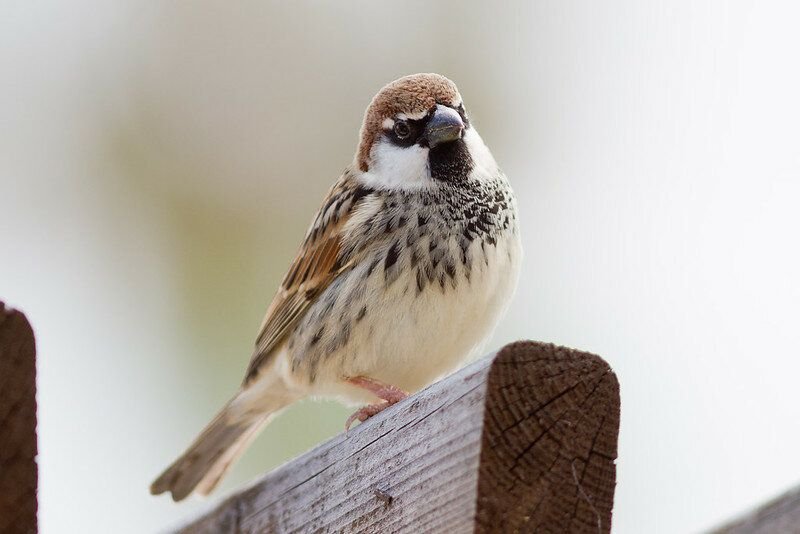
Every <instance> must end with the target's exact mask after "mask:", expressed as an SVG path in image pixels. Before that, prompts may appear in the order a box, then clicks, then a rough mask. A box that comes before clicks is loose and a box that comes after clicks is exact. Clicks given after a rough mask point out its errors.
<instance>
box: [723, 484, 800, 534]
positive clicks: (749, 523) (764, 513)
mask: <svg viewBox="0 0 800 534" xmlns="http://www.w3.org/2000/svg"><path fill="white" fill-rule="evenodd" d="M797 533H800V487H797V488H794V489H792V490H790V491H787V492H786V493H784V494H783V495H781V496H779V497H777V498H775V499H773V500H771V501H769V502H768V503H766V504H763V505H761V506H759V507H758V508H756V509H755V510H753V511H751V512H748V513H747V514H745V515H743V516H742V517H740V518H738V519H735V520H734V521H732V522H730V523H728V524H727V525H725V526H723V527H720V528H717V529H716V530H714V531H713V533H712V534H797Z"/></svg>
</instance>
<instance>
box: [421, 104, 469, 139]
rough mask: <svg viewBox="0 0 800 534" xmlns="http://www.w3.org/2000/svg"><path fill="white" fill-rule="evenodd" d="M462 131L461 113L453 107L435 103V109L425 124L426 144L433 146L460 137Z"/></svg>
mask: <svg viewBox="0 0 800 534" xmlns="http://www.w3.org/2000/svg"><path fill="white" fill-rule="evenodd" d="M463 131H464V121H462V120H461V115H459V114H458V112H457V111H456V110H454V109H453V108H448V107H447V106H443V105H441V104H437V105H436V111H434V112H433V116H432V117H431V118H430V120H428V125H427V126H425V138H426V139H427V140H428V146H429V147H431V148H433V147H435V146H436V145H440V144H442V143H449V142H450V141H455V140H457V139H461V133H462V132H463Z"/></svg>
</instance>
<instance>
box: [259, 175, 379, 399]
mask: <svg viewBox="0 0 800 534" xmlns="http://www.w3.org/2000/svg"><path fill="white" fill-rule="evenodd" d="M368 192H369V191H368V190H365V189H364V188H363V187H361V186H359V185H358V184H357V183H356V182H355V180H354V179H353V177H352V175H350V173H349V172H345V174H344V175H343V176H342V178H340V179H339V181H338V182H337V183H336V184H335V185H334V186H333V187H332V188H331V190H330V191H329V192H328V195H327V196H326V198H325V201H324V202H323V204H322V207H321V208H320V210H319V212H318V213H317V216H316V217H315V219H314V222H313V223H312V224H311V227H310V228H309V230H308V233H307V234H306V238H305V240H304V241H303V245H302V246H301V247H300V251H299V252H298V254H297V257H296V258H295V260H294V262H292V265H291V266H290V267H289V271H288V272H287V273H286V276H285V277H284V279H283V282H282V283H281V287H280V288H279V289H278V293H277V294H276V295H275V298H274V299H273V300H272V303H271V304H270V306H269V308H268V309H267V314H266V316H265V317H264V321H263V322H262V323H261V329H260V331H259V334H258V338H257V339H256V347H255V352H254V353H253V358H252V359H251V360H250V365H249V366H248V368H247V374H246V375H245V383H247V382H248V381H249V380H250V379H251V378H252V377H254V376H255V375H256V374H257V373H258V370H259V368H260V367H261V366H262V365H263V364H264V363H265V362H267V361H268V360H269V359H270V357H271V355H272V354H273V351H274V349H275V348H276V347H277V346H278V345H279V344H280V343H281V341H283V339H284V338H285V337H286V335H287V334H288V333H289V331H290V330H291V328H292V326H294V324H295V323H296V322H297V321H298V320H299V319H300V318H301V317H302V316H303V315H304V314H305V312H306V310H307V309H308V307H309V306H310V305H311V303H312V302H313V301H314V299H315V298H316V296H317V295H318V294H319V293H321V292H322V291H323V290H324V289H325V288H326V287H328V285H329V284H330V283H331V282H332V281H333V280H334V279H335V278H336V277H337V276H338V275H339V274H341V273H342V272H343V271H345V270H347V269H349V268H350V266H351V264H350V262H349V261H347V258H345V257H344V255H345V253H344V250H343V249H344V247H343V243H342V237H343V236H342V231H343V228H344V226H345V224H346V223H347V221H348V220H349V219H350V217H351V216H352V214H353V211H354V210H355V208H356V206H357V205H358V201H359V200H360V199H361V198H363V197H364V196H365V195H366V194H367V193H368Z"/></svg>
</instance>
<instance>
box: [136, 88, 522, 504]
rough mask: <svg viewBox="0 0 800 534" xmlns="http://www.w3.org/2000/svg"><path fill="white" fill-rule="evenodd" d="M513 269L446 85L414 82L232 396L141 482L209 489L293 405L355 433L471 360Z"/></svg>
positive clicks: (379, 128)
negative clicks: (345, 405) (328, 410)
mask: <svg viewBox="0 0 800 534" xmlns="http://www.w3.org/2000/svg"><path fill="white" fill-rule="evenodd" d="M521 259H522V249H521V246H520V238H519V229H518V222H517V205H516V200H515V198H514V193H513V191H512V190H511V187H510V186H509V184H508V181H507V179H506V177H505V175H504V174H503V172H502V171H501V170H500V169H499V168H498V166H497V163H496V162H495V160H494V158H493V157H492V155H491V153H490V152H489V149H488V148H487V147H486V145H484V144H483V140H482V139H481V137H480V136H479V135H478V132H477V131H475V127H474V126H473V125H472V124H471V123H470V121H469V119H468V118H467V115H466V113H465V111H464V105H463V103H462V101H461V95H460V94H459V93H458V89H457V88H456V86H455V84H454V83H453V82H451V81H450V80H448V79H447V78H445V77H443V76H440V75H438V74H414V75H412V76H406V77H404V78H400V79H399V80H395V81H393V82H392V83H390V84H389V85H387V86H386V87H384V88H383V89H381V90H380V91H379V92H378V94H377V95H376V96H375V98H374V99H373V100H372V102H371V103H370V105H369V107H368V108H367V111H366V114H365V116H364V123H363V125H362V127H361V135H360V143H359V146H358V150H357V152H356V154H355V159H354V161H353V163H352V165H351V166H349V167H348V168H346V169H345V171H344V173H343V174H342V176H341V177H340V178H339V180H338V181H337V182H336V183H335V184H334V185H333V187H332V188H331V190H330V191H329V192H328V195H327V196H326V197H325V200H324V201H323V203H322V206H321V207H320V209H319V211H318V212H317V214H316V216H315V217H314V220H313V222H312V223H311V227H310V228H309V230H308V232H307V234H306V237H305V240H304V241H303V244H302V246H301V247H300V251H299V252H298V254H297V257H296V258H295V260H294V262H293V263H292V264H291V266H290V267H289V272H288V273H287V274H286V276H285V278H284V279H283V282H282V283H281V286H280V288H279V289H278V293H277V295H276V296H275V298H274V300H273V301H272V303H271V304H270V306H269V309H268V310H267V314H266V317H265V318H264V321H263V323H262V324H261V330H260V332H259V334H258V338H257V339H256V344H255V351H254V352H253V357H252V360H251V361H250V365H249V367H248V368H247V373H246V375H245V378H244V382H243V383H242V386H241V388H240V389H239V391H238V392H237V393H236V395H234V397H233V398H232V399H231V400H230V401H228V403H227V404H226V405H225V407H224V408H222V410H221V411H220V413H219V414H218V415H217V416H216V417H215V418H214V419H213V420H212V421H211V423H209V425H208V426H207V427H206V428H205V429H204V430H203V432H202V433H201V434H200V436H199V437H198V438H197V439H196V440H195V441H194V443H192V444H191V445H190V446H189V449H188V450H187V451H186V452H185V453H183V455H182V456H181V457H180V458H178V459H177V460H176V461H175V463H173V464H172V465H171V466H170V467H169V468H168V469H167V470H166V471H164V473H163V474H162V475H161V476H160V477H158V479H157V480H156V481H155V482H153V484H152V486H151V487H150V491H151V492H152V493H153V494H159V493H163V492H165V491H171V492H172V498H173V499H174V500H176V501H179V500H181V499H183V498H184V497H186V496H187V495H189V494H190V493H191V492H192V491H198V492H199V493H202V494H207V493H209V492H210V491H211V490H212V489H213V488H214V487H215V486H216V485H217V483H218V482H219V480H220V478H221V477H222V476H223V475H224V474H225V472H226V471H227V470H228V468H229V467H230V466H231V464H232V463H233V462H234V461H235V460H236V459H237V458H238V457H239V456H240V455H241V454H242V453H243V452H244V450H245V449H246V448H247V446H248V445H249V444H250V442H251V441H252V440H253V439H254V438H255V437H256V435H257V434H258V432H259V431H260V430H261V429H262V428H263V427H264V425H266V424H267V422H268V421H269V420H270V419H271V418H272V416H273V415H275V414H276V413H277V412H279V411H280V410H281V409H283V408H285V407H286V406H288V405H290V404H291V403H293V402H295V401H297V400H299V399H302V398H303V397H307V396H313V397H334V398H338V399H341V400H344V401H346V402H351V403H368V404H367V405H366V406H365V407H364V408H361V409H360V410H358V411H357V412H356V413H354V414H353V415H352V416H351V417H350V419H349V420H348V421H347V426H348V427H349V425H350V423H351V422H352V421H354V420H356V419H358V420H359V421H365V420H366V419H367V418H368V417H370V416H372V415H374V414H376V413H378V412H379V411H381V410H382V409H384V408H385V407H387V406H389V405H391V404H394V403H396V402H398V401H399V400H402V399H403V398H404V397H406V396H407V393H406V392H413V391H417V390H419V389H420V388H422V387H423V386H425V385H427V384H429V383H431V382H432V381H434V380H435V379H437V378H439V377H441V376H443V375H445V374H447V373H449V372H451V371H453V370H454V369H456V368H457V367H458V366H459V365H460V364H461V363H462V362H464V361H465V360H467V359H468V358H470V357H471V356H473V355H475V354H476V353H477V352H478V351H480V350H481V346H482V344H483V343H484V342H485V341H486V339H487V337H489V335H490V334H491V332H492V330H493V329H494V327H495V325H496V323H497V321H498V319H499V317H500V315H501V314H502V312H503V311H504V309H505V308H506V305H507V304H508V301H509V299H510V298H511V295H512V293H513V291H514V288H515V286H516V282H517V276H518V272H519V265H520V261H521Z"/></svg>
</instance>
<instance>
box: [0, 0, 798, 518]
mask: <svg viewBox="0 0 800 534" xmlns="http://www.w3.org/2000/svg"><path fill="white" fill-rule="evenodd" d="M498 5H499V4H498ZM798 19H800V5H798V4H797V3H795V2H789V1H786V2H773V1H763V2H756V1H724V0H720V1H707V0H703V1H697V0H682V1H677V2H669V3H665V2H659V1H655V0H648V1H642V0H627V1H626V0H614V1H611V2H602V3H598V2H592V1H588V0H587V1H577V0H575V1H538V0H537V1H532V2H531V1H524V2H504V3H502V8H501V7H495V5H493V4H490V3H488V2H456V1H450V2H437V3H432V2H407V1H406V2H374V1H366V0H364V1H353V2H347V3H342V2H322V1H316V2H310V1H302V2H292V3H281V2H237V3H232V2H206V1H193V2H158V3H148V2H140V1H138V0H125V1H117V2H113V3H112V2H101V1H99V0H95V1H76V2H69V3H65V2H55V1H42V2H21V1H20V2H13V1H11V2H10V1H3V2H0V66H1V67H2V68H0V96H2V99H0V206H2V216H0V298H2V299H4V300H6V301H7V302H8V303H9V304H10V305H13V306H16V307H19V308H21V309H22V310H24V311H25V312H26V313H27V315H28V317H29V318H30V320H31V322H32V323H33V325H34V329H35V331H36V334H37V337H38V350H39V403H40V405H39V406H40V431H39V435H40V453H41V454H40V462H41V463H40V465H41V470H40V474H41V496H40V498H41V501H40V502H41V509H40V520H41V526H42V531H43V532H45V533H49V532H53V533H55V532H81V533H86V532H123V533H124V532H152V531H156V530H158V529H162V528H165V527H168V526H170V525H175V524H176V522H180V521H182V520H183V519H185V518H186V517H188V516H190V515H191V514H193V513H194V512H195V510H197V509H198V507H203V506H207V505H208V504H207V503H206V504H203V503H198V502H189V503H186V504H181V505H175V504H173V503H172V502H171V501H170V500H169V498H168V497H165V496H162V497H160V498H155V497H151V496H150V495H149V494H148V492H147V489H148V485H149V483H150V481H151V480H152V479H153V478H154V476H155V475H157V474H158V473H159V472H160V470H161V469H162V468H163V467H165V466H166V465H167V464H168V463H169V462H170V461H172V460H173V458H174V457H175V456H176V455H177V454H178V453H179V452H180V451H181V450H183V448H184V447H185V446H186V445H187V444H188V443H189V441H190V440H191V439H192V438H193V437H194V436H195V434H196V432H197V431H199V430H200V428H201V427H202V426H203V425H204V424H205V423H206V422H207V421H208V419H209V418H210V417H211V416H212V414H213V413H214V412H215V411H216V410H217V408H219V407H220V405H221V404H222V403H223V402H224V401H225V400H226V399H227V398H228V396H229V395H230V394H231V393H232V392H233V391H234V390H235V388H236V387H237V386H238V384H239V381H240V379H241V377H242V374H243V372H244V369H245V366H246V363H247V361H248V359H249V356H250V350H251V347H252V343H253V340H254V336H255V333H256V330H257V329H258V325H259V323H260V321H261V318H262V314H263V312H264V310H265V309H266V306H267V304H268V303H269V301H270V299H271V297H272V294H273V292H274V290H275V288H276V287H277V285H278V283H279V281H280V278H281V276H282V275H283V272H284V270H285V269H286V267H287V266H288V264H289V261H290V260H291V258H292V257H293V254H294V252H295V250H296V247H297V245H298V244H299V241H300V239H301V237H302V235H303V234H304V232H305V229H306V225H307V224H308V222H309V220H310V218H311V216H312V214H313V213H314V210H315V209H316V208H317V206H318V203H319V202H320V200H321V198H322V196H323V195H324V193H325V191H326V190H327V188H328V187H329V185H330V184H331V183H332V181H333V180H335V179H336V178H337V177H338V175H339V173H340V172H341V170H342V169H343V168H344V167H345V166H346V165H347V164H348V163H349V162H350V161H351V158H352V154H353V152H354V150H355V146H356V140H357V132H358V128H359V125H360V123H361V118H362V114H363V111H364V108H365V107H366V106H367V104H368V103H369V101H370V98H371V97H372V96H373V94H374V93H375V92H376V91H377V90H378V89H379V88H380V87H381V86H382V85H383V84H385V83H386V82H388V81H390V80H392V79H395V78H397V77H399V76H401V75H404V74H409V73H413V72H420V71H436V72H440V73H442V74H445V75H447V76H448V77H450V78H452V79H453V80H454V81H456V83H457V84H458V85H459V88H460V89H461V93H462V95H463V96H464V98H465V100H466V103H467V106H468V109H469V110H470V111H471V115H472V118H473V121H474V123H475V124H476V125H477V126H478V128H479V130H480V132H481V133H482V135H483V137H484V139H485V140H486V142H487V144H488V145H489V146H490V147H491V149H492V150H493V152H494V154H495V157H496V159H497V160H498V161H499V162H500V164H501V165H502V166H503V168H504V169H505V171H506V172H507V174H508V175H509V177H510V178H511V180H512V182H513V184H514V187H515V189H516V191H517V195H518V197H519V199H520V210H521V216H522V223H523V230H524V242H525V248H526V260H525V265H524V268H523V275H522V280H521V283H520V287H519V290H518V293H517V296H516V299H515V301H514V303H513V305H512V306H511V309H510V312H509V314H508V316H507V317H506V318H505V320H504V321H503V323H502V324H501V326H500V327H499V329H498V331H497V333H496V336H495V338H494V340H493V341H492V343H491V345H492V346H493V347H499V346H500V345H502V344H503V343H505V342H508V341H511V340H515V339H518V338H532V339H537V340H544V341H552V342H555V343H559V344H564V345H569V346H571V347H576V348H580V349H584V350H589V351H592V352H596V353H599V354H601V355H603V356H604V357H605V358H606V359H608V361H609V362H610V363H611V364H612V366H613V367H614V368H615V370H616V372H617V373H618V375H619V379H620V382H621V385H622V403H623V413H622V427H621V434H620V446H619V453H620V458H619V461H618V466H619V468H618V469H619V471H618V475H619V478H618V491H617V499H616V509H615V515H614V531H615V532H618V533H640V532H649V533H662V532H663V533H666V532H689V531H698V530H701V529H703V528H707V527H710V526H712V525H714V524H715V523H717V522H718V521H720V520H723V519H725V518H727V517H729V516H730V515H731V514H735V513H737V512H739V511H742V510H743V509H745V508H748V507H750V506H752V505H754V504H756V503H758V502H759V501H761V500H763V499H765V498H768V497H771V496H772V495H774V494H775V493H776V492H780V491H782V490H784V489H785V488H787V487H789V486H791V485H793V484H796V483H798V482H800V455H798V454H797V451H798V450H800V425H798V421H800V402H798V400H797V376H798V372H800V358H798V349H797V347H798V346H800V326H798V308H800V284H798V272H800V253H799V252H798V245H797V243H798V229H800V211H799V210H798V202H799V201H800V146H799V144H800V134H798V124H800V100H799V99H798V95H800V73H799V72H798V63H797V52H798V50H800V33H798V32H797V28H796V23H797V20H798ZM347 414H348V410H346V409H345V408H342V407H339V406H336V405H334V404H326V403H320V402H307V403H303V404H300V405H298V406H295V407H293V408H292V409H290V410H289V411H288V412H287V413H285V414H284V415H283V416H282V417H281V418H280V419H279V420H277V421H276V422H275V423H274V424H273V425H272V426H270V427H269V429H268V430H267V431H266V432H265V433H264V434H263V435H262V437H261V438H260V439H259V440H258V441H257V442H256V444H255V445H254V446H253V447H252V448H251V449H250V451H249V452H248V454H247V455H246V456H245V458H244V460H243V461H242V462H241V463H240V464H239V465H238V466H237V467H236V469H235V471H234V472H233V473H232V476H230V477H228V478H227V479H226V480H225V482H224V484H223V486H222V488H221V489H222V491H221V492H218V493H217V494H216V496H217V497H218V496H219V495H220V494H221V493H224V492H225V491H230V490H231V489H233V488H235V487H237V486H239V485H241V484H243V483H245V482H246V481H248V480H251V479H252V478H253V477H255V476H257V475H259V474H260V473H263V472H264V471H266V470H268V469H270V468H272V467H274V466H276V465H278V464H280V463H282V462H284V461H285V460H287V459H289V458H291V457H293V456H295V455H297V454H299V453H301V452H303V451H305V450H307V449H309V448H310V447H312V446H313V445H315V444H317V443H319V442H320V441H322V440H324V439H325V438H327V437H329V436H331V435H333V434H335V433H337V432H339V431H340V430H341V429H342V425H343V423H344V420H345V417H346V415H347Z"/></svg>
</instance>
